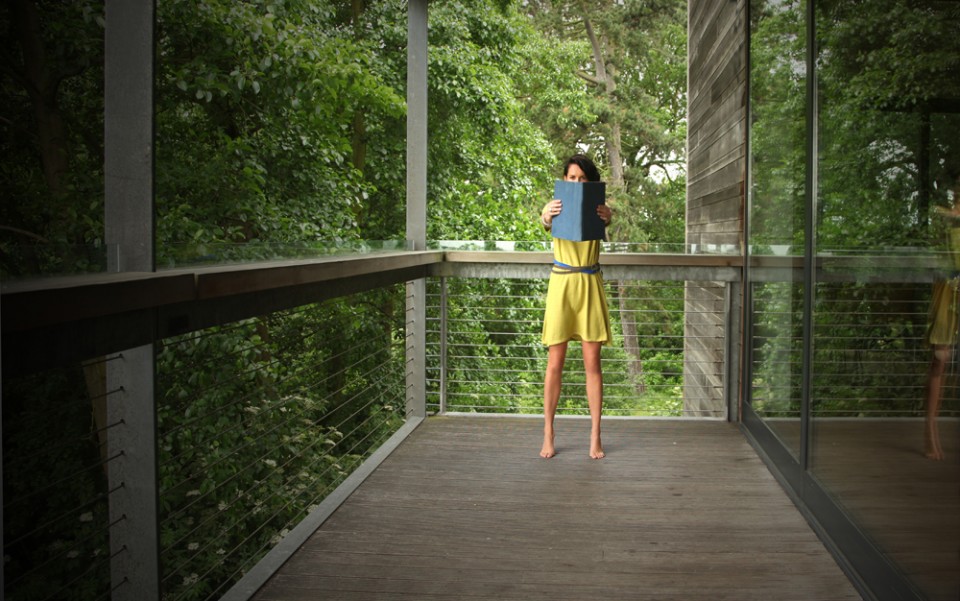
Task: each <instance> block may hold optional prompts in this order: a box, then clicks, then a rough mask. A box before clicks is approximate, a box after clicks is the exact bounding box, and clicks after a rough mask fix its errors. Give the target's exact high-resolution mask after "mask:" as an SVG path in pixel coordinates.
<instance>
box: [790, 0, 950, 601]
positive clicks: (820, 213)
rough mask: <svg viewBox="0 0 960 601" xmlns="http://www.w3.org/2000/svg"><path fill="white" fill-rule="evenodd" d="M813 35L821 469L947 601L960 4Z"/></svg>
mask: <svg viewBox="0 0 960 601" xmlns="http://www.w3.org/2000/svg"><path fill="white" fill-rule="evenodd" d="M816 26H817V37H818V48H819V55H818V79H817V84H818V90H819V97H818V106H819V112H818V115H817V118H818V121H819V124H818V147H819V156H818V157H817V161H818V162H817V167H818V169H817V175H818V188H817V199H816V204H817V223H816V228H817V230H816V240H817V254H818V260H819V267H820V269H819V270H818V273H817V280H818V283H817V287H816V301H815V305H814V324H815V325H814V340H815V348H814V360H813V366H812V378H813V389H812V393H811V394H812V398H811V412H812V414H811V436H812V439H811V441H810V443H809V444H810V471H811V474H812V475H813V476H814V477H815V478H816V479H817V480H818V481H819V482H820V483H821V484H822V486H823V487H824V488H825V489H826V491H827V492H828V494H830V495H831V496H832V497H833V498H834V499H835V500H836V501H837V502H838V503H839V504H840V506H841V507H842V508H843V509H844V510H845V511H846V513H847V514H848V516H850V518H851V519H852V520H853V521H854V522H855V523H856V524H857V526H858V527H859V528H860V529H862V531H863V532H864V533H865V534H866V535H867V536H868V537H869V538H870V539H871V540H873V541H874V542H875V543H876V545H877V546H878V547H879V548H880V550H881V551H882V552H883V553H884V554H885V555H886V556H887V557H889V558H890V559H891V560H892V561H893V562H894V563H895V564H896V565H897V566H898V567H899V568H900V570H902V572H903V573H904V575H905V576H906V577H907V578H908V579H909V580H910V581H911V582H912V583H913V584H914V585H915V586H916V587H917V588H919V589H920V590H921V591H922V593H923V595H924V596H926V597H927V598H929V599H951V600H952V599H956V598H957V594H958V591H960V570H958V564H957V554H956V551H957V547H958V541H960V518H958V516H960V498H958V490H960V471H958V469H957V462H958V456H957V455H958V445H957V442H958V439H960V436H958V423H960V422H958V416H960V406H958V403H957V397H956V390H955V387H954V384H953V383H952V380H953V377H952V376H953V373H955V372H956V366H955V363H954V360H955V359H956V353H954V352H953V346H954V345H955V343H956V337H955V334H954V333H951V332H949V330H951V329H952V330H953V331H954V332H955V330H956V322H957V320H956V315H955V311H956V303H955V302H954V299H955V298H956V294H955V291H954V293H953V295H952V298H951V294H950V291H949V290H946V294H943V293H944V291H945V289H944V286H947V287H948V288H949V286H950V284H943V283H940V284H936V285H934V281H940V282H943V281H944V280H950V279H951V278H952V276H953V274H954V272H955V271H956V270H955V268H954V267H952V265H951V264H950V262H949V261H947V262H945V261H943V260H942V258H943V257H944V255H943V253H944V252H946V251H947V250H948V247H947V246H946V245H945V244H944V243H943V240H944V239H945V238H946V237H947V236H946V234H947V232H948V227H947V226H948V225H949V224H947V223H944V220H943V219H940V218H939V217H938V216H939V215H940V214H942V213H943V212H944V211H949V210H951V209H950V208H949V207H952V206H953V203H954V202H955V192H954V191H953V188H954V184H955V182H956V181H957V178H960V66H958V64H960V63H958V57H960V36H957V34H956V33H957V31H960V7H958V6H957V4H956V3H944V2H914V3H907V2H895V1H892V0H871V1H865V2H829V3H823V4H818V11H817V23H816ZM937 207H943V208H942V209H939V210H938V209H937ZM875 257H879V260H878V259H875ZM935 290H936V291H938V292H935ZM938 297H941V300H943V302H941V303H933V307H934V308H933V314H934V316H936V315H937V314H938V313H941V314H942V315H941V319H943V318H944V317H947V322H948V323H947V324H946V325H940V326H938V327H937V328H936V329H938V330H940V338H939V340H931V341H930V342H933V344H934V346H933V347H931V346H930V345H929V344H927V343H928V340H927V329H928V325H929V323H930V322H929V316H930V314H931V303H932V302H933V301H935V300H936V299H937V298H938ZM944 298H945V300H944ZM951 311H952V312H953V313H954V314H953V316H952V319H951V318H950V313H951ZM931 376H932V377H931ZM934 389H935V390H936V392H937V395H936V397H935V398H934V399H933V400H934V401H935V404H936V407H931V408H936V409H937V411H936V412H935V413H936V415H931V417H930V419H929V420H928V419H925V412H926V411H925V410H926V408H927V407H928V406H931V396H930V395H931V393H932V391H933V390H934ZM934 418H935V419H934ZM933 425H936V432H937V433H938V434H939V436H938V437H937V438H938V439H939V446H937V445H936V443H935V442H934V441H933V440H932V439H931V432H932V430H931V428H932V427H933Z"/></svg>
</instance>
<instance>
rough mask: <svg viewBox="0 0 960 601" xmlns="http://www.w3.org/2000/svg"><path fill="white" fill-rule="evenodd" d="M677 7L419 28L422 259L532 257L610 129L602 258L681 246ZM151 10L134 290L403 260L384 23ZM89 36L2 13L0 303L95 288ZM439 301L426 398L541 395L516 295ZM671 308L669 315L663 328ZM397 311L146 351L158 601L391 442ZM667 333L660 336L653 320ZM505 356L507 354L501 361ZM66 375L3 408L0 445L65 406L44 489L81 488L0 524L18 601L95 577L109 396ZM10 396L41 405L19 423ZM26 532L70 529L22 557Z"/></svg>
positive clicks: (507, 14) (63, 8)
mask: <svg viewBox="0 0 960 601" xmlns="http://www.w3.org/2000/svg"><path fill="white" fill-rule="evenodd" d="M682 6H683V2H680V1H679V0H670V1H661V2H656V3H652V4H651V3H641V2H627V3H614V2H600V3H595V6H594V5H593V4H584V5H582V6H580V9H581V10H580V12H579V13H578V14H579V16H577V15H576V14H574V13H570V12H568V11H567V10H566V8H565V7H564V6H563V4H562V3H549V2H518V1H511V0H482V1H480V2H467V1H466V0H436V1H434V2H431V3H430V29H429V40H428V41H429V48H430V51H429V65H428V67H429V80H428V81H429V140H430V141H429V148H428V149H427V150H428V159H429V171H428V196H429V202H428V238H430V239H434V240H443V239H461V240H486V241H495V240H509V241H516V242H526V243H529V244H531V245H535V244H541V243H542V242H545V241H546V240H547V236H546V235H545V233H544V231H543V229H542V228H541V227H540V226H539V224H538V222H537V217H538V214H539V210H540V207H541V206H542V204H543V203H544V202H545V201H546V200H547V199H548V195H549V193H550V191H551V190H552V184H551V181H552V180H553V179H556V178H557V177H558V176H559V173H558V169H559V164H560V162H561V161H562V160H563V159H564V158H566V156H567V155H569V154H571V153H573V152H575V151H577V150H586V151H588V152H590V153H591V154H593V155H594V156H595V157H596V158H597V159H598V161H599V163H600V164H601V165H603V166H605V168H606V169H607V170H608V171H610V170H611V167H612V163H611V160H610V158H609V157H610V151H609V149H608V148H607V147H606V146H605V141H606V139H607V138H610V137H611V132H612V131H613V127H614V124H616V126H617V127H619V128H620V132H621V135H620V142H619V144H620V147H621V148H622V156H623V157H624V158H623V161H622V165H620V166H619V167H618V169H621V170H622V171H623V173H624V182H623V183H624V187H623V190H624V192H622V193H621V192H616V191H615V192H616V199H617V200H615V202H619V203H620V207H619V211H620V213H619V218H618V223H619V224H620V225H619V226H618V227H620V228H621V229H620V234H618V235H619V236H620V237H621V238H628V237H631V236H633V237H635V239H638V240H652V241H676V242H679V241H680V240H682V214H683V208H682V206H683V190H684V184H683V173H682V168H681V166H682V156H681V153H682V148H683V144H682V139H683V136H684V127H685V125H684V111H685V97H684V92H683V84H684V83H685V82H684V75H683V74H684V68H683V65H684V57H685V35H684V29H683V24H684V21H683V19H682V11H681V8H682ZM156 8H157V27H156V79H155V84H156V96H155V114H154V116H155V132H156V136H155V143H156V146H155V149H156V156H155V161H156V162H155V165H156V169H155V186H156V188H155V190H156V195H155V197H156V240H155V246H156V254H157V263H158V267H159V268H161V269H162V268H166V267H171V266H179V265H189V264H192V263H196V262H224V261H235V260H247V259H258V258H273V257H288V256H295V255H298V254H300V253H301V252H311V251H315V252H319V251H321V247H322V248H327V247H329V246H331V245H333V246H336V245H347V244H349V243H357V242H361V241H373V240H402V239H403V238H404V237H405V231H404V230H405V219H404V216H405V181H406V173H405V152H406V131H405V117H406V108H407V107H406V105H405V97H406V50H407V48H406V46H407V39H406V36H407V31H406V3H405V2H404V1H403V0H384V1H383V2H369V3H368V2H365V1H363V0H352V1H351V2H346V1H345V0H319V1H317V0H251V1H249V2H235V1H232V0H196V1H195V0H190V1H188V0H161V1H160V2H157V5H156ZM104 10H105V6H104V3H103V2H102V1H95V0H79V1H76V2H65V3H64V2H47V1H44V0H6V1H5V2H3V3H2V4H0V27H2V29H3V31H4V32H5V34H9V35H5V36H4V37H3V38H2V41H0V51H2V53H3V67H2V69H3V70H2V77H3V79H2V81H0V107H2V109H0V110H2V114H0V183H2V185H3V190H4V192H3V194H4V202H3V203H2V205H0V274H2V276H3V277H11V276H17V277H24V276H31V275H51V274H55V273H74V272H84V271H98V270H102V269H103V268H104V265H105V262H104V260H103V257H104V253H105V251H104V248H105V240H104V233H103V223H104V216H103V211H104V199H103V195H104V185H103V165H102V158H103V151H104V148H103V146H104V142H103V85H104V82H103V67H102V65H103V58H104V57H103V35H104V29H103V28H104ZM584 18H588V19H590V20H591V23H594V24H595V28H596V31H597V32H599V35H600V36H601V37H600V39H601V40H602V44H603V46H602V49H603V52H604V57H605V59H604V60H605V61H606V62H605V66H606V64H607V63H609V69H608V72H609V74H610V75H611V77H613V78H614V79H615V81H616V89H615V91H614V92H610V91H608V90H606V89H605V88H601V87H598V86H597V85H596V82H595V81H592V80H591V78H592V77H595V76H596V72H595V69H594V67H595V66H596V65H595V63H594V47H593V46H592V45H591V43H590V40H589V38H588V37H587V36H586V30H585V29H584V23H585V20H584ZM641 31H645V32H646V34H647V35H640V33H641ZM658 169H659V170H660V171H659V175H657V170H658ZM455 288H456V289H457V290H458V291H459V290H461V289H462V292H463V294H464V295H465V296H468V297H470V298H471V299H478V302H480V303H481V305H482V306H481V307H469V306H465V307H459V306H456V305H453V306H451V309H450V310H451V314H452V315H454V316H455V317H457V318H460V319H463V320H465V321H467V322H470V323H471V324H472V325H474V326H476V327H475V328H474V329H473V330H470V331H468V332H464V333H463V334H460V336H462V342H463V344H466V345H469V346H470V347H471V348H472V349H475V351H476V352H475V353H474V354H475V355H476V357H477V359H476V360H475V361H473V360H472V359H471V361H473V362H470V361H468V362H466V363H464V364H463V365H461V366H460V367H459V368H458V369H460V370H461V372H454V373H453V374H452V377H454V378H455V377H457V376H459V375H466V376H469V377H472V378H475V377H476V374H481V376H480V377H484V376H483V375H482V374H484V373H486V374H489V373H497V372H496V370H497V369H499V368H500V367H502V366H504V365H507V363H508V362H513V363H511V365H513V366H516V365H517V363H516V361H520V362H521V363H522V368H521V369H520V370H519V371H520V372H521V373H517V374H516V377H517V378H519V379H520V380H522V381H523V382H524V383H525V385H526V388H527V389H529V388H530V387H531V386H532V387H537V386H539V381H540V379H541V377H542V373H541V371H542V367H541V366H540V364H539V363H538V362H539V361H540V359H541V355H542V349H540V347H539V341H538V338H537V336H536V334H535V333H532V332H528V331H527V330H529V329H531V328H527V329H524V327H525V326H522V325H521V321H522V320H523V319H526V320H527V321H528V322H530V321H531V320H530V315H531V314H533V315H536V314H537V313H538V312H539V310H540V309H541V308H542V296H541V294H542V282H510V283H507V282H504V281H499V280H493V281H488V282H481V283H477V282H471V281H467V280H464V281H461V282H457V283H456V284H455ZM677 302H679V301H678V300H677V298H676V295H675V294H672V296H671V298H670V299H669V303H670V304H671V306H672V307H673V308H674V309H675V308H676V304H677ZM402 311H403V301H402V295H401V294H398V291H397V290H385V291H377V292H373V293H368V294H365V295H363V296H362V297H350V298H349V299H346V300H344V301H342V302H331V303H325V304H323V305H320V306H312V305H311V306H307V307H302V308H300V309H298V310H295V311H290V312H283V313H275V314H271V315H266V316H261V317H258V318H255V319H251V320H247V321H243V322H240V323H234V324H228V325H225V326H222V327H217V328H212V329H209V330H205V331H202V332H193V333H190V334H185V335H183V336H178V337H173V338H169V339H166V340H163V341H161V342H159V343H158V347H157V364H156V370H157V390H156V395H157V397H156V398H157V405H158V408H157V417H158V420H159V436H160V438H159V452H160V482H159V485H160V488H161V490H160V503H161V511H162V516H161V517H162V519H161V525H160V529H161V533H160V534H161V541H160V545H161V549H162V563H163V566H164V568H163V569H164V574H163V590H164V595H165V596H167V597H168V598H171V599H202V598H215V597H216V596H217V595H219V594H221V593H222V592H223V591H224V590H225V588H226V587H228V586H229V585H230V584H231V583H232V582H234V581H235V580H236V579H237V578H238V577H239V576H240V575H241V574H242V572H243V570H245V569H247V568H248V567H249V565H251V564H252V562H254V561H256V558H257V557H259V556H260V555H261V554H262V553H263V552H265V551H266V550H267V549H269V548H270V546H272V545H273V544H275V542H276V540H277V538H278V537H279V536H280V535H281V534H282V533H283V532H284V530H285V529H286V528H288V527H289V525H290V524H292V523H295V522H296V520H298V519H300V518H301V517H302V516H303V515H304V514H305V513H306V512H307V511H309V510H310V508H311V507H312V506H313V505H314V504H315V503H316V501H317V499H318V498H319V497H320V496H322V494H323V492H324V491H326V490H328V489H329V488H331V487H332V486H335V485H336V484H337V483H338V482H339V481H341V480H342V479H343V477H345V475H346V474H348V473H349V472H350V470H351V469H352V467H353V466H355V465H356V464H357V463H359V461H361V460H362V458H363V457H364V456H365V455H366V454H368V453H369V452H370V450H371V449H372V448H374V447H375V446H376V445H377V444H379V442H380V441H381V440H382V439H383V438H384V437H385V436H387V435H389V434H390V433H391V432H392V431H393V430H395V429H396V428H397V427H398V424H399V423H401V419H402V413H403V410H404V407H403V406H402V402H398V401H397V398H396V396H397V395H398V394H399V395H402V394H404V390H405V388H404V387H403V385H402V383H401V379H402V373H403V365H404V364H403V356H402V352H401V351H400V350H398V349H399V347H400V346H402V341H403V319H402V318H403V313H402ZM538 320H539V318H538V317H535V318H534V319H533V320H532V321H533V322H536V321H538ZM672 320H673V321H672V322H671V325H672V326H674V327H678V324H677V323H674V322H675V321H676V313H675V314H674V317H673V318H672ZM477 324H479V325H477ZM533 329H536V328H535V327H534V328H533ZM521 338H522V339H523V340H524V345H522V346H516V347H511V346H510V341H511V340H516V339H521ZM343 341H347V342H349V343H350V344H346V345H341V344H340V343H341V342H343ZM371 349H372V350H371ZM538 349H539V350H538ZM612 352H613V353H614V354H615V355H616V357H617V358H621V357H622V351H620V350H619V349H613V351H612ZM645 352H648V355H649V356H650V357H651V358H652V359H653V363H652V365H654V366H656V365H662V366H663V369H662V370H657V369H652V370H651V371H650V373H649V374H648V375H649V377H650V378H652V379H651V382H655V384H656V385H657V386H660V387H662V388H663V389H668V390H669V389H671V388H672V387H674V386H675V385H676V383H677V382H678V380H679V375H678V373H679V370H678V369H677V368H676V363H677V361H678V359H677V353H676V351H675V349H667V350H664V349H656V348H649V349H645ZM658 353H659V355H658V356H656V357H655V355H657V354H658ZM511 369H515V367H514V368H511ZM491 370H492V371H491ZM83 374H84V372H83V371H82V370H81V369H80V367H79V366H78V367H77V368H76V369H73V370H66V371H65V375H64V376H63V377H56V378H53V377H50V376H49V375H47V374H39V375H37V376H34V377H33V378H29V379H25V380H23V381H22V382H18V383H17V385H16V386H12V385H8V386H5V396H4V420H3V423H4V424H5V425H4V428H5V430H6V431H11V429H13V430H16V429H17V428H19V427H21V426H22V427H24V428H25V430H24V432H31V433H35V432H36V431H37V429H38V427H39V426H38V425H37V424H38V423H42V421H41V420H40V419H39V418H40V417H41V416H42V415H43V414H44V411H42V410H43V409H48V408H49V406H50V404H51V402H50V401H49V399H59V398H63V397H69V398H71V399H80V400H79V402H77V403H75V405H74V406H73V412H72V413H71V414H70V419H64V420H63V423H60V424H58V430H57V435H58V437H60V438H63V439H64V440H67V441H69V442H68V443H65V447H64V448H65V449H68V450H70V451H71V452H73V454H74V460H72V461H70V462H64V463H63V465H61V466H59V468H58V469H60V468H62V470H61V471H64V470H66V471H71V472H76V471H78V469H80V468H78V467H77V459H76V458H83V459H84V460H88V461H89V462H90V463H92V464H93V465H94V466H95V467H94V469H93V470H92V471H90V473H88V474H86V476H84V479H83V482H82V483H80V484H70V485H68V486H66V487H65V490H58V491H56V492H54V493H52V494H51V495H49V498H50V504H49V505H50V506H49V507H47V506H42V505H39V504H37V505H33V506H24V507H22V508H20V509H19V510H18V511H19V512H18V513H15V514H7V515H6V516H5V517H6V519H8V520H15V521H17V522H18V523H19V524H20V525H23V526H24V528H25V529H21V530H16V529H13V530H9V531H10V532H13V531H14V530H16V531H17V532H20V533H23V534H24V537H25V538H24V541H26V542H24V543H23V544H21V545H19V546H17V547H16V548H15V549H9V550H8V552H12V553H13V555H12V556H11V557H10V558H9V560H8V564H7V565H8V566H9V568H10V570H9V571H8V572H6V573H7V574H9V575H11V578H16V577H19V576H20V575H22V574H24V572H25V571H27V570H29V569H30V568H29V567H28V566H35V565H43V566H54V567H55V569H52V570H51V571H48V572H45V571H43V570H40V571H36V572H35V573H34V574H33V575H32V576H27V577H25V579H24V580H22V581H19V584H17V585H16V587H15V588H17V591H16V592H17V593H18V595H19V596H20V597H19V598H44V597H49V596H50V595H51V594H53V595H54V596H56V594H57V591H58V590H60V589H61V588H62V585H63V582H64V580H65V579H72V578H74V577H75V576H76V575H77V574H78V573H82V569H81V568H82V566H80V565H79V564H80V563H81V562H82V561H85V560H89V559H90V558H92V557H97V558H100V559H101V560H102V559H103V558H105V557H107V555H108V550H107V549H106V548H105V545H106V544H107V541H106V537H105V536H104V533H105V532H106V527H105V521H106V520H107V511H106V501H105V499H106V497H107V493H106V491H105V487H106V482H105V478H104V477H103V476H104V474H103V473H101V471H100V470H99V466H98V465H97V458H98V457H101V453H100V447H102V446H103V445H104V441H105V440H106V438H107V437H108V436H109V428H108V427H106V426H104V425H103V424H102V423H99V424H98V423H97V421H96V420H94V421H93V422H91V420H90V419H89V412H90V408H91V404H90V403H91V399H93V407H94V409H96V407H98V403H101V404H102V403H103V402H104V401H103V400H102V399H103V398H105V397H106V396H108V392H107V391H105V390H102V389H99V388H97V386H96V385H95V384H91V383H89V382H85V380H84V378H83ZM88 375H89V374H88ZM615 379H616V378H614V380H615ZM38 382H42V383H44V386H38V385H37V383H38ZM612 383H613V384H619V381H615V382H612ZM571 385H572V388H571V390H572V391H574V392H573V393H572V398H571V399H569V400H565V403H568V404H570V406H571V408H573V406H575V405H577V404H578V402H579V401H578V400H577V398H576V394H578V393H577V392H576V390H577V386H578V383H577V382H575V381H571ZM517 386H519V384H517V383H509V382H491V383H489V385H487V386H486V387H485V389H484V392H485V393H488V394H491V395H504V398H510V396H509V395H512V394H516V393H517V390H518V388H517ZM8 391H9V392H8ZM33 394H41V395H45V399H46V401H47V402H37V403H33V402H32V400H31V398H32V397H31V395H33ZM662 396H669V395H662ZM47 397H49V398H47ZM96 399H100V400H99V401H97V400H96ZM657 400H658V401H661V400H663V399H660V398H658V399H657ZM666 402H669V401H666ZM507 406H509V402H507ZM623 410H624V411H625V412H629V411H630V408H629V407H627V406H624V407H623ZM61 430H62V432H61ZM4 440H5V443H6V442H8V441H9V442H11V446H10V449H9V450H10V451H11V452H13V451H14V450H16V451H17V453H20V454H19V455H18V454H16V453H15V454H14V455H8V454H7V452H6V451H7V450H8V449H5V454H4V459H5V464H6V463H7V462H8V461H16V460H17V459H16V457H19V456H20V455H27V456H28V455H29V454H30V453H32V452H34V450H35V447H36V445H35V442H36V441H40V440H46V439H45V438H43V437H41V436H39V435H37V436H36V437H33V438H31V436H27V435H24V436H7V435H6V434H5V436H4ZM21 451H22V453H21ZM11 457H14V459H11ZM101 459H102V457H101ZM39 461H40V459H37V460H29V461H25V462H24V463H23V464H22V465H20V466H19V467H18V469H17V470H10V471H8V470H7V469H6V467H7V465H5V474H18V475H19V478H20V480H19V482H20V483H22V484H24V485H25V486H26V488H25V489H24V491H23V492H24V494H25V495H29V494H31V493H30V487H29V486H28V485H29V482H28V478H27V477H26V476H25V474H29V473H31V471H36V470H37V469H38V468H37V467H36V466H37V465H38V462H39ZM56 474H60V471H57V472H56ZM10 490H17V491H18V492H20V489H18V488H17V487H12V488H10ZM91 496H92V497H94V500H92V501H91V500H90V497H91ZM83 503H88V505H83V511H82V512H81V514H80V517H78V516H76V515H74V513H76V512H75V511H74V508H75V507H77V506H78V505H81V504H83ZM50 515H61V516H64V515H65V516H67V518H68V519H69V520H72V521H77V520H79V521H80V522H82V524H83V527H82V528H69V527H64V528H62V529H55V528H51V529H49V531H47V530H44V531H42V532H33V533H30V532H31V528H30V526H29V525H30V524H34V523H46V522H47V521H48V520H49V516H50ZM5 531H8V530H5ZM28 534H29V536H28ZM31 536H32V537H36V538H30V537H31ZM81 539H82V540H81ZM83 541H86V542H83ZM28 543H29V544H28ZM64 558H66V560H64ZM75 560H76V561H75ZM104 565H106V564H104ZM106 577H107V575H106V570H99V571H96V572H94V571H91V572H90V574H89V575H88V577H87V578H88V580H87V581H85V583H84V584H83V586H76V587H74V590H75V593H76V596H77V597H83V596H87V597H90V596H96V595H97V594H99V593H101V592H103V591H104V590H106V589H105V588H104V586H105V585H103V583H102V582H100V581H99V580H98V579H101V578H106ZM11 581H16V580H8V581H7V582H8V583H9V582H11ZM51 587H53V588H51ZM8 592H9V591H8Z"/></svg>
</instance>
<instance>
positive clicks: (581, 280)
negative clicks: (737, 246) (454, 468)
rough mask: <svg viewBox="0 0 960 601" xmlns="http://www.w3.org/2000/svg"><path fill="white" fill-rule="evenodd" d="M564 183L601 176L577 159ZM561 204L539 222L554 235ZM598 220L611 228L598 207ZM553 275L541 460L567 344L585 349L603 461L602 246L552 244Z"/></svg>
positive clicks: (597, 452)
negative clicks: (555, 219)
mask: <svg viewBox="0 0 960 601" xmlns="http://www.w3.org/2000/svg"><path fill="white" fill-rule="evenodd" d="M563 179H564V180H565V181H571V182H587V181H590V182H598V181H600V172H599V171H598V170H597V167H596V165H594V164H593V161H591V160H590V159H588V158H587V157H585V156H583V155H575V156H573V157H571V158H570V159H568V160H567V162H566V163H565V164H564V166H563ZM562 208H563V207H562V203H561V202H560V201H559V200H557V199H553V200H551V201H550V202H548V203H547V204H546V205H544V207H543V210H541V211H540V222H541V223H542V224H543V226H544V227H545V228H547V229H550V227H551V225H552V223H553V218H554V217H555V216H556V215H559V214H560V211H561V210H562ZM597 215H599V216H600V218H601V219H602V220H603V222H604V223H605V224H607V225H609V224H610V215H611V213H610V208H609V207H607V206H606V205H600V206H599V207H597ZM553 259H554V267H553V272H552V273H551V274H550V284H549V287H548V289H547V310H546V313H545V315H544V318H543V343H544V344H545V345H547V347H548V355H547V373H546V375H545V377H544V382H543V418H544V427H543V447H542V448H541V450H540V456H541V457H545V458H550V457H553V456H554V455H555V454H556V449H555V447H554V433H553V418H554V416H555V415H556V412H557V404H558V402H559V401H560V385H561V382H562V377H563V362H564V359H565V358H566V355H567V343H568V342H569V341H570V340H580V341H581V342H582V344H583V367H584V370H585V371H586V375H587V404H588V405H589V407H590V421H591V428H590V457H592V458H594V459H601V458H603V456H604V452H603V445H602V444H601V442H600V414H601V412H602V409H603V373H602V371H601V369H600V346H601V345H603V344H608V343H609V342H610V341H611V340H612V338H613V336H612V335H611V333H610V315H609V311H608V309H607V299H606V296H605V295H604V292H603V279H602V276H601V274H600V241H599V240H587V241H584V242H572V241H570V240H562V239H559V238H554V239H553Z"/></svg>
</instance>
